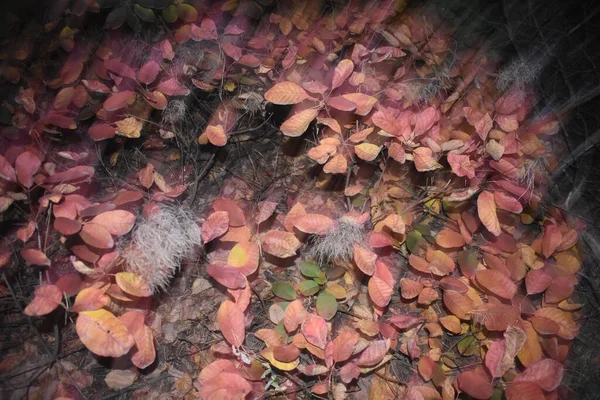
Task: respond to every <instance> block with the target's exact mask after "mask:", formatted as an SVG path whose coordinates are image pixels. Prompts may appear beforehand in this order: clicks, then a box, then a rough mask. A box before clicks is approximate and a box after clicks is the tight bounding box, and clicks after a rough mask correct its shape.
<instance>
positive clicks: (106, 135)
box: [88, 123, 117, 141]
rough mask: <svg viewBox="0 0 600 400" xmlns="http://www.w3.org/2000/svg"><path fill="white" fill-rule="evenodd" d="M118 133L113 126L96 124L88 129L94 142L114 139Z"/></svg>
mask: <svg viewBox="0 0 600 400" xmlns="http://www.w3.org/2000/svg"><path fill="white" fill-rule="evenodd" d="M116 132H117V129H116V128H115V127H114V126H112V125H109V124H104V123H95V124H94V125H92V126H90V129H88V136H89V137H90V138H92V140H95V141H99V140H104V139H110V138H112V137H114V136H115V134H116Z"/></svg>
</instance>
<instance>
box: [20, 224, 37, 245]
mask: <svg viewBox="0 0 600 400" xmlns="http://www.w3.org/2000/svg"><path fill="white" fill-rule="evenodd" d="M34 232H35V224H34V223H33V221H29V222H28V223H27V225H25V226H24V227H22V228H20V229H19V230H18V231H17V238H18V239H19V240H20V241H22V242H23V243H25V242H27V241H28V240H29V238H30V237H31V235H33V233H34Z"/></svg>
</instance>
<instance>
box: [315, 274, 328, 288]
mask: <svg viewBox="0 0 600 400" xmlns="http://www.w3.org/2000/svg"><path fill="white" fill-rule="evenodd" d="M313 279H314V280H315V282H317V283H318V284H319V285H324V284H326V283H327V275H325V272H321V274H320V275H319V276H317V277H315V278H313Z"/></svg>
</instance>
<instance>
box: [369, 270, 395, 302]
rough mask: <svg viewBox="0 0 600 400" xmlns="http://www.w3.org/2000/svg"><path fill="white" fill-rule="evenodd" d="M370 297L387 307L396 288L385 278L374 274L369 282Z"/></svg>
mask: <svg viewBox="0 0 600 400" xmlns="http://www.w3.org/2000/svg"><path fill="white" fill-rule="evenodd" d="M368 291H369V297H370V298H371V300H373V303H375V304H376V305H377V306H379V307H385V306H387V305H388V303H389V302H390V299H391V298H392V294H393V293H394V289H393V288H392V286H390V285H389V284H388V283H387V282H385V281H384V280H383V279H381V278H378V277H376V276H372V277H371V278H370V279H369V284H368Z"/></svg>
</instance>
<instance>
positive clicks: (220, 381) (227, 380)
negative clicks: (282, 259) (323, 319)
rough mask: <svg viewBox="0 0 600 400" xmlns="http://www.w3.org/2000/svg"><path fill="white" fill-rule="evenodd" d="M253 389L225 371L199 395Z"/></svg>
mask: <svg viewBox="0 0 600 400" xmlns="http://www.w3.org/2000/svg"><path fill="white" fill-rule="evenodd" d="M180 5H181V4H180ZM186 5H187V4H186ZM251 391H252V386H251V385H250V383H249V382H248V381H247V380H245V379H244V378H242V377H241V376H240V375H239V374H237V373H230V372H223V373H221V374H219V375H218V376H217V377H216V378H213V379H211V380H210V381H208V382H207V383H206V384H204V385H202V387H200V389H199V395H200V398H201V399H206V400H220V399H231V400H236V399H237V400H241V399H245V398H246V396H247V395H248V393H250V392H251Z"/></svg>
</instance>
